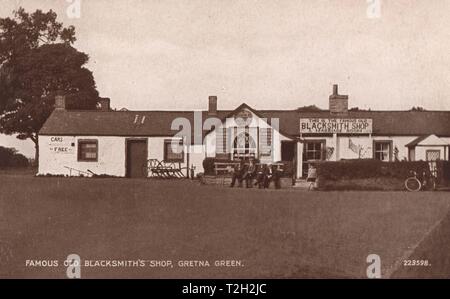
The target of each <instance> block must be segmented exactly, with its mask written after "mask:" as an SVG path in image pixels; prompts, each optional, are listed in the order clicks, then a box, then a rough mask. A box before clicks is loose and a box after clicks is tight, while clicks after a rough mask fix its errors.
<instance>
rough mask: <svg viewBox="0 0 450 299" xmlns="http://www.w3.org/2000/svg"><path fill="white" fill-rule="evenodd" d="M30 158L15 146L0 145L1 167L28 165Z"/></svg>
mask: <svg viewBox="0 0 450 299" xmlns="http://www.w3.org/2000/svg"><path fill="white" fill-rule="evenodd" d="M28 165H29V163H28V159H27V158H26V157H25V156H24V155H22V154H19V153H18V152H17V150H16V149H15V148H6V147H2V146H0V168H7V167H27V166H28Z"/></svg>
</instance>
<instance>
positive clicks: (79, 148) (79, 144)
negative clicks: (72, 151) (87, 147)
mask: <svg viewBox="0 0 450 299" xmlns="http://www.w3.org/2000/svg"><path fill="white" fill-rule="evenodd" d="M83 144H95V159H94V158H83V154H82V145H83ZM77 161H78V162H98V139H78V140H77Z"/></svg>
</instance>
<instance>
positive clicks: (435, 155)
mask: <svg viewBox="0 0 450 299" xmlns="http://www.w3.org/2000/svg"><path fill="white" fill-rule="evenodd" d="M426 158H427V161H437V160H440V159H441V151H440V150H427V151H426Z"/></svg>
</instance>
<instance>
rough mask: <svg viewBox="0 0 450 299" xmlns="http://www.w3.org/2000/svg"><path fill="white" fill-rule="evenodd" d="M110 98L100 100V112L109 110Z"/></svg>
mask: <svg viewBox="0 0 450 299" xmlns="http://www.w3.org/2000/svg"><path fill="white" fill-rule="evenodd" d="M110 102H111V100H110V98H100V100H99V103H100V111H109V110H111V108H110Z"/></svg>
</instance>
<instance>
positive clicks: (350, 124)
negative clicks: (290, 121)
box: [300, 118, 372, 134]
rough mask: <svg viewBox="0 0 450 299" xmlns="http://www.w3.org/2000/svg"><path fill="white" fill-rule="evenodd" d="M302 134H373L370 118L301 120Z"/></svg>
mask: <svg viewBox="0 0 450 299" xmlns="http://www.w3.org/2000/svg"><path fill="white" fill-rule="evenodd" d="M300 133H301V134H371V133H372V119H370V118H301V119H300Z"/></svg>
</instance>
